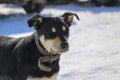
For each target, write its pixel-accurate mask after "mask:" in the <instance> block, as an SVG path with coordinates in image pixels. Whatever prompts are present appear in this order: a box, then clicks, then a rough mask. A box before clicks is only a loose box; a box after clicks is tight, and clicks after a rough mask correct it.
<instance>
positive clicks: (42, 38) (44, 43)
mask: <svg viewBox="0 0 120 80" xmlns="http://www.w3.org/2000/svg"><path fill="white" fill-rule="evenodd" d="M40 41H41V43H42V45H43V46H44V48H45V49H46V50H48V47H47V45H46V42H45V36H44V35H42V36H41V37H40ZM48 51H49V50H48Z"/></svg>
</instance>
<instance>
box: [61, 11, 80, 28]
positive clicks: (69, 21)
mask: <svg viewBox="0 0 120 80" xmlns="http://www.w3.org/2000/svg"><path fill="white" fill-rule="evenodd" d="M74 16H75V17H76V18H77V19H78V20H80V19H79V17H78V15H77V14H75V13H72V12H66V13H64V14H63V15H62V17H63V19H64V21H65V22H66V23H67V24H68V26H71V24H72V22H73V18H74Z"/></svg>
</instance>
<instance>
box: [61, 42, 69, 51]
mask: <svg viewBox="0 0 120 80" xmlns="http://www.w3.org/2000/svg"><path fill="white" fill-rule="evenodd" d="M68 47H69V45H68V43H66V42H63V43H61V48H62V49H68Z"/></svg>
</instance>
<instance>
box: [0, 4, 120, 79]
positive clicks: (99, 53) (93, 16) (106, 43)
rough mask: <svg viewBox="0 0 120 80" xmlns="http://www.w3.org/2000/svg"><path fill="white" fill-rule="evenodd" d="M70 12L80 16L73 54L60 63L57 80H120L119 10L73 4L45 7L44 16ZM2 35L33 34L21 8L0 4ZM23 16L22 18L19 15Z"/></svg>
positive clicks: (72, 36)
mask: <svg viewBox="0 0 120 80" xmlns="http://www.w3.org/2000/svg"><path fill="white" fill-rule="evenodd" d="M67 11H70V12H74V13H76V14H78V16H79V18H80V21H77V19H76V18H75V20H74V22H73V25H72V27H71V28H70V40H69V43H70V51H69V52H67V53H65V54H63V55H62V58H61V61H60V66H61V69H60V73H59V77H58V80H120V8H119V7H81V6H77V5H73V4H69V5H59V6H57V5H54V6H52V5H51V6H46V7H45V9H44V10H43V11H42V12H41V15H43V16H60V15H62V14H63V13H65V12H67ZM0 13H1V14H6V15H11V14H16V15H11V16H8V17H5V16H2V15H1V16H0V35H8V36H12V37H21V36H27V35H30V34H31V33H32V32H33V31H34V29H32V28H29V27H28V25H27V20H28V19H29V18H31V17H32V16H33V15H35V14H36V13H33V14H29V15H24V14H26V13H25V11H24V10H23V9H22V8H21V7H18V6H12V5H6V4H0ZM17 14H22V15H17Z"/></svg>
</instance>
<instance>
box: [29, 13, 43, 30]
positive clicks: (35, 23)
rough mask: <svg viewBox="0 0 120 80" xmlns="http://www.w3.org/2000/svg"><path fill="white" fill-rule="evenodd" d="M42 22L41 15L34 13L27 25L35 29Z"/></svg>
mask: <svg viewBox="0 0 120 80" xmlns="http://www.w3.org/2000/svg"><path fill="white" fill-rule="evenodd" d="M42 22H43V17H42V16H40V15H36V16H34V17H32V18H30V19H29V20H28V26H29V27H34V28H35V29H37V28H38V27H40V26H41V24H42Z"/></svg>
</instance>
